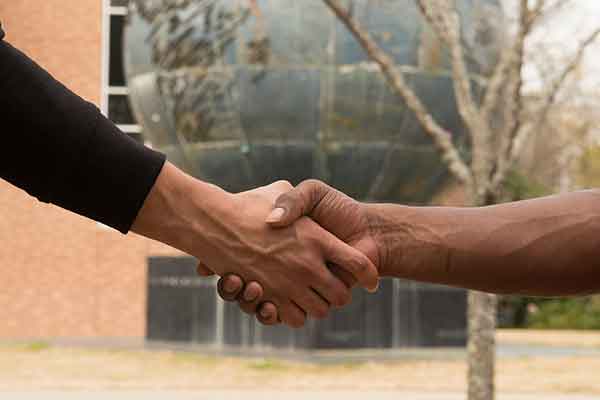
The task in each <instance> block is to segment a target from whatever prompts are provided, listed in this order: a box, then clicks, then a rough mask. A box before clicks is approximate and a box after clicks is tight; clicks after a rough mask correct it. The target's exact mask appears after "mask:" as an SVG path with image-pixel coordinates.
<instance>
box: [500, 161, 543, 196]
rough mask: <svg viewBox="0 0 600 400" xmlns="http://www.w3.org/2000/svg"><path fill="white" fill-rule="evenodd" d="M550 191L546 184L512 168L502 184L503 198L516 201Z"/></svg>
mask: <svg viewBox="0 0 600 400" xmlns="http://www.w3.org/2000/svg"><path fill="white" fill-rule="evenodd" d="M551 193H552V191H551V190H550V188H548V187H547V186H545V185H543V184H541V183H539V182H537V181H536V180H535V179H533V178H530V177H528V176H526V175H524V174H522V173H521V172H520V171H518V170H516V169H513V170H511V171H510V172H509V173H508V174H507V176H506V181H505V183H504V185H503V197H504V199H503V200H506V201H518V200H527V199H534V198H536V197H542V196H548V195H549V194H551Z"/></svg>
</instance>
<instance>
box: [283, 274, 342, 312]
mask: <svg viewBox="0 0 600 400" xmlns="http://www.w3.org/2000/svg"><path fill="white" fill-rule="evenodd" d="M334 279H335V278H334ZM340 285H341V286H344V285H343V283H341V282H340ZM292 299H293V301H294V303H296V304H297V305H298V307H300V308H301V309H302V310H304V312H305V313H306V314H307V316H309V317H312V318H316V319H324V318H327V315H328V314H329V307H330V305H329V303H328V302H327V301H325V300H324V299H323V297H321V296H320V294H319V293H318V292H316V291H314V290H313V289H311V288H306V289H304V290H303V291H302V292H301V293H298V294H296V295H294V296H293V297H292Z"/></svg>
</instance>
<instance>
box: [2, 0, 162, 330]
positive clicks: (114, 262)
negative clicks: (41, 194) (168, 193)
mask: <svg viewBox="0 0 600 400" xmlns="http://www.w3.org/2000/svg"><path fill="white" fill-rule="evenodd" d="M0 21H2V24H3V26H4V29H5V31H6V33H7V40H8V41H9V42H11V43H12V44H13V45H14V46H15V47H17V48H19V49H21V50H22V51H24V52H25V53H26V54H28V55H29V56H30V57H31V58H33V59H34V60H35V61H37V62H38V63H39V64H40V65H42V66H43V67H44V68H46V69H47V70H48V71H49V72H50V73H51V74H52V75H54V76H55V77H56V78H57V79H58V80H60V81H62V82H63V83H64V84H66V86H67V87H69V88H70V89H71V90H73V91H74V92H76V93H78V94H79V95H80V96H82V97H84V98H86V99H88V100H90V101H92V102H95V103H96V104H98V103H99V101H100V93H101V66H102V62H101V46H102V38H101V31H102V1H101V0H44V1H39V0H10V1H1V2H0ZM17 133H18V132H13V133H12V134H17ZM6 134H11V133H10V132H6ZM150 248H152V250H151V251H152V252H153V253H159V252H160V253H170V252H172V251H171V250H169V249H166V248H165V247H164V246H160V245H157V244H155V243H150V242H149V241H147V240H145V239H142V238H140V237H137V236H135V235H128V236H126V237H125V236H123V235H121V234H120V233H118V232H115V231H113V230H110V229H107V228H103V227H100V226H98V225H97V224H96V223H95V222H93V221H89V220H86V219H84V218H81V217H78V216H75V215H73V214H71V213H69V212H66V211H63V210H61V209H58V208H57V207H54V206H52V205H48V204H43V203H39V202H37V201H36V200H35V199H34V198H31V197H29V196H28V195H27V194H26V193H24V192H23V191H21V190H19V189H16V188H14V187H12V186H10V185H9V184H7V183H6V182H4V181H2V180H0V338H2V337H4V338H24V337H143V336H145V302H146V297H145V296H146V292H145V284H146V257H147V254H148V252H149V251H150Z"/></svg>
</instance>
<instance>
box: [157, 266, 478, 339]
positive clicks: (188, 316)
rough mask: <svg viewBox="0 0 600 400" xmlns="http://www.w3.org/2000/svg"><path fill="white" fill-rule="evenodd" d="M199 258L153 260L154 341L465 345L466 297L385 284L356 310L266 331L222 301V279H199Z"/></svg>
mask: <svg viewBox="0 0 600 400" xmlns="http://www.w3.org/2000/svg"><path fill="white" fill-rule="evenodd" d="M195 265H196V262H195V260H194V259H192V258H179V257H155V258H150V259H149V265H148V268H149V274H148V277H149V278H148V308H147V313H148V318H147V324H148V326H147V338H148V339H149V340H161V341H182V342H192V343H199V344H222V345H227V346H245V347H252V346H254V347H274V348H304V349H326V348H365V347H366V348H393V347H422V346H464V345H465V343H466V307H467V300H466V292H465V291H463V290H458V289H452V288H447V287H441V286H433V285H423V284H417V283H413V282H405V281H400V280H391V279H385V280H383V281H382V284H381V287H380V290H379V292H378V293H376V294H369V293H367V292H365V291H364V290H361V289H355V290H354V291H353V299H352V303H351V304H350V305H349V306H347V307H345V308H344V309H341V310H335V311H333V312H332V313H331V315H330V317H329V318H328V319H326V320H324V321H309V323H308V324H307V326H305V327H304V328H302V329H299V330H292V329H289V328H287V327H283V326H279V327H265V326H261V325H260V324H258V323H257V322H255V321H254V320H253V319H252V318H250V317H248V316H247V315H245V314H244V313H243V312H241V311H240V310H239V309H238V308H237V305H235V304H225V303H223V302H221V301H220V300H218V296H217V293H216V290H215V284H216V282H215V280H213V279H206V278H201V277H198V276H196V274H195Z"/></svg>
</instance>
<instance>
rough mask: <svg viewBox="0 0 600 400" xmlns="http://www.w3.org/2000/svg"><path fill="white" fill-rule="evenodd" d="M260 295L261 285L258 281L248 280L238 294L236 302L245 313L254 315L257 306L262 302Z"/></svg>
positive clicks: (261, 295)
mask: <svg viewBox="0 0 600 400" xmlns="http://www.w3.org/2000/svg"><path fill="white" fill-rule="evenodd" d="M262 297H263V288H262V286H261V285H260V284H259V283H258V282H250V283H248V284H247V285H246V288H245V289H244V292H243V293H242V294H241V295H240V296H239V299H238V304H239V306H240V308H241V309H242V311H244V312H245V313H246V314H251V315H254V314H256V313H257V309H258V306H259V304H260V303H261V302H262Z"/></svg>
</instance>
